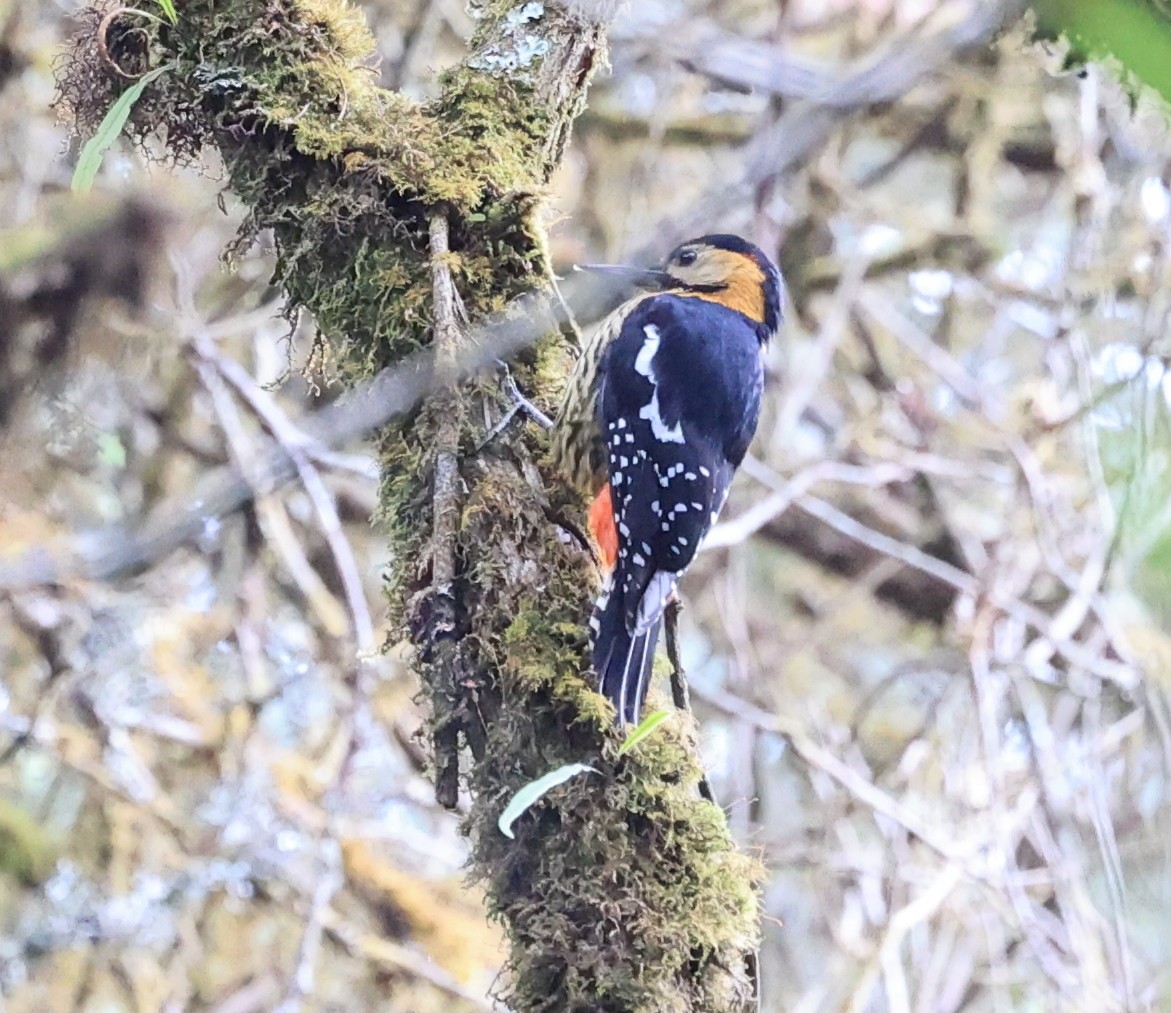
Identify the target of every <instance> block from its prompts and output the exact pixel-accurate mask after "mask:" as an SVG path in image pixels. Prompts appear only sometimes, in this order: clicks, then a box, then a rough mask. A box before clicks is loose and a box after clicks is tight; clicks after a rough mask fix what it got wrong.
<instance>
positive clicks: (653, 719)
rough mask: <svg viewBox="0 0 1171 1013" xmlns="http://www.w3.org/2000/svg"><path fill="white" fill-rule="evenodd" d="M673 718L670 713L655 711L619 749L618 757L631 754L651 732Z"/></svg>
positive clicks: (642, 721) (627, 737) (641, 722)
mask: <svg viewBox="0 0 1171 1013" xmlns="http://www.w3.org/2000/svg"><path fill="white" fill-rule="evenodd" d="M670 716H671V712H670V711H666V710H664V711H655V712H654V713H653V714H648V715H647V716H646V717H645V718H643V719H642V720H641V721H640V722H639V723H638V727H637V728H635V729H634V731H632V732H631V733H630V734H629V735H627V736H626V741H625V742H623V743H622V745H621V746H619V747H618V755H619V756H622V755H623V754H625V753H629V752H630V751H631V750H632V749H633V748H634V747H635V746H637V745H638V744H639V743H640V742H642V740H643V739H645V738H646V737H647V736H648V735H650V733H651V732H653V731H654V730H655V729H656V728H658V727H659V725H661V724H662V723H663V722H664V721H666V720H667V718H669V717H670Z"/></svg>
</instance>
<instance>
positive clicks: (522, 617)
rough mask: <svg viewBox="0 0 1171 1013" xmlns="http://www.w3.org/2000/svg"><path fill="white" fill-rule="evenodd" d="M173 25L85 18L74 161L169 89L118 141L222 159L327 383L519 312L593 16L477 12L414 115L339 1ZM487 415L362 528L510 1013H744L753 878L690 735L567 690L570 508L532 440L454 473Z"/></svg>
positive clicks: (391, 459)
mask: <svg viewBox="0 0 1171 1013" xmlns="http://www.w3.org/2000/svg"><path fill="white" fill-rule="evenodd" d="M136 2H137V4H138V6H140V7H141V8H142V9H143V10H149V11H150V12H151V13H153V14H157V12H158V7H157V6H156V5H155V4H153V3H150V2H148V0H136ZM177 6H178V8H179V13H180V17H179V22H178V24H177V25H175V26H169V25H165V24H161V23H158V22H156V21H152V20H149V19H142V18H138V17H135V16H133V15H130V14H119V15H117V16H115V17H114V18H113V19H109V18H107V19H106V20H105V21H104V22H103V21H102V11H97V10H95V11H94V12H93V13H92V15H91V19H90V21H89V23H88V28H87V30H86V31H85V32H83V33H82V35H81V36H80V37H79V39H78V42H77V44H76V46H75V48H74V51H73V52H72V54H71V56H70V58H69V60H68V61H67V62H66V64H65V65H64V67H63V70H62V76H61V85H62V91H63V94H64V96H65V98H66V100H67V101H68V102H69V104H70V105H71V107H72V108H73V109H74V111H75V113H76V116H77V119H78V123H79V126H80V128H81V129H82V130H83V131H87V132H88V131H90V130H92V129H93V127H94V126H95V125H96V123H97V122H98V121H99V120H100V118H101V116H102V115H103V114H104V112H105V109H106V108H108V106H109V104H110V102H111V101H112V100H113V99H114V97H115V95H116V94H117V93H118V92H119V91H120V90H121V89H122V88H123V87H125V85H126V79H125V78H124V77H120V76H118V75H117V74H116V73H114V72H113V68H112V65H116V66H117V68H120V69H121V70H122V71H123V72H124V73H129V74H133V73H137V72H141V71H142V70H143V69H145V68H146V67H147V66H151V67H157V66H161V65H164V64H170V65H173V70H172V71H171V72H168V73H166V74H164V75H162V76H161V77H160V78H159V79H158V80H157V81H156V82H155V83H154V84H152V85H151V87H150V88H149V89H148V91H147V92H146V94H145V95H144V97H143V100H142V101H141V102H140V103H139V104H138V106H137V107H136V110H135V114H134V117H133V119H132V122H131V124H130V128H129V129H130V130H131V132H132V133H136V134H138V135H140V136H144V135H145V134H147V133H150V132H152V131H155V130H157V129H158V128H160V127H161V128H163V129H164V130H165V132H166V136H167V140H168V144H169V146H170V147H171V149H172V150H173V151H174V152H175V153H176V154H177V155H179V156H188V155H191V154H193V153H195V152H196V151H197V150H199V149H201V148H202V147H204V146H205V145H214V146H215V147H217V148H218V149H219V150H220V151H221V153H222V155H223V157H224V160H225V162H226V165H227V167H228V173H229V181H230V187H231V189H232V191H233V192H234V193H235V194H236V195H237V196H238V197H239V198H240V199H241V200H242V201H243V202H244V204H245V206H246V207H247V209H248V212H249V220H248V225H247V229H246V232H247V233H248V234H249V235H250V234H251V233H253V232H254V231H255V230H258V229H262V228H269V229H272V231H273V234H274V236H275V240H276V245H277V250H278V261H277V281H278V282H279V284H280V285H281V286H282V287H283V289H284V291H285V292H286V293H287V295H288V299H289V305H290V307H291V308H292V309H293V310H296V309H299V308H305V309H308V310H311V311H312V312H313V314H314V315H315V317H316V320H317V322H318V324H319V327H320V330H321V334H322V336H323V338H324V340H325V341H326V343H327V348H328V351H329V353H330V355H331V356H332V358H333V360H334V361H335V362H336V363H337V364H338V365H339V367H340V371H341V373H342V375H344V376H350V377H358V376H363V375H367V374H369V373H371V372H373V371H374V370H377V369H379V368H381V367H383V366H386V365H388V364H392V363H394V362H396V361H398V360H400V359H401V358H403V357H404V356H405V355H406V354H408V353H409V352H411V351H413V350H415V349H417V348H419V347H421V346H424V345H427V344H429V343H431V342H435V343H436V345H437V346H438V351H439V352H440V353H441V354H442V355H443V356H447V357H458V354H459V342H460V323H459V317H458V315H457V314H456V312H455V311H456V308H457V304H458V302H459V301H461V300H462V303H463V305H464V307H466V310H467V313H468V314H469V316H470V317H471V319H473V320H475V319H476V318H478V317H482V316H484V315H486V314H488V313H491V312H494V311H498V310H500V309H501V308H502V307H504V306H505V305H506V304H507V303H508V302H509V301H510V300H511V299H512V298H514V297H515V296H516V295H518V294H519V293H521V292H523V291H526V290H528V289H530V288H532V287H534V286H538V285H540V284H541V283H542V279H543V277H544V276H545V263H544V252H543V244H542V237H541V233H540V226H539V224H538V222H537V221H536V219H535V217H534V210H535V208H536V206H537V204H538V202H539V199H540V194H541V191H542V187H543V186H544V184H545V183H546V182H547V180H548V178H549V176H550V173H551V172H552V170H553V169H554V167H555V166H556V164H557V161H558V159H559V158H560V157H561V154H562V152H563V150H564V147H565V144H566V140H567V137H568V135H569V131H570V127H571V125H572V122H573V119H574V117H575V116H576V115H577V113H578V112H579V111H580V109H581V107H582V105H583V102H584V98H585V89H586V87H587V84H588V82H589V79H590V77H591V75H592V72H593V70H594V68H595V66H596V65H597V64H598V63H600V62H601V61H602V59H603V58H604V31H605V22H606V14H607V13H608V12H605V11H603V12H601V13H599V12H598V10H597V7H598V5H593V6H592V7H591V8H590V9H589V13H587V12H586V9H585V8H584V7H582V8H577V7H571V6H566V5H563V4H560V3H552V2H549V3H542V2H539V0H538V2H533V0H494V2H490V3H484V4H481V5H480V6H479V8H478V11H477V13H478V15H479V25H478V29H477V31H476V33H475V36H474V38H473V39H472V43H471V47H470V53H469V56H468V57H467V59H466V60H465V61H464V62H463V63H462V64H461V65H460V66H458V67H456V68H455V69H453V70H452V71H450V72H448V73H446V74H445V75H444V78H443V81H442V85H443V88H442V93H441V96H440V97H439V98H438V99H437V100H436V101H435V102H433V103H431V104H429V105H424V106H420V105H417V104H414V103H412V102H410V101H409V100H407V99H406V98H404V97H403V96H401V95H399V94H396V93H393V92H388V91H386V90H383V89H380V88H378V87H377V86H376V85H375V83H374V80H373V75H371V74H370V73H369V70H368V64H366V65H364V61H367V60H368V57H369V54H370V52H371V49H372V41H371V39H370V38H369V36H368V34H367V31H366V28H365V25H364V23H363V22H362V20H361V18H360V16H359V15H358V14H357V13H356V12H355V11H354V10H353V9H352V8H350V7H348V6H347V5H346V4H344V3H341V2H338V0H185V2H184V3H182V4H177ZM106 9H107V10H108V8H106ZM99 37H100V38H99ZM99 42H100V43H101V44H100V45H99ZM457 295H458V298H457ZM568 365H569V359H568V355H567V352H566V350H565V348H564V346H563V344H562V342H561V340H560V338H559V337H558V336H557V335H550V336H549V338H548V339H546V341H544V342H543V343H541V344H540V345H539V346H538V347H537V348H536V349H535V350H534V351H533V352H532V353H531V354H529V355H527V356H526V357H524V358H523V359H522V361H520V362H518V363H516V364H514V374H515V375H516V376H517V379H518V380H519V381H520V383H521V386H522V387H524V388H525V389H526V390H527V391H528V393H529V394H530V396H532V397H533V398H534V399H535V400H536V401H538V402H539V403H541V404H543V405H544V406H545V407H546V408H552V406H553V405H555V403H556V401H557V399H558V396H559V393H560V385H561V384H562V383H563V381H564V377H565V374H566V371H567V369H568ZM500 402H501V396H500V394H499V393H498V390H497V386H496V384H495V383H489V382H481V383H478V384H473V385H469V386H468V387H466V388H464V389H461V390H459V391H452V392H444V393H442V394H440V395H438V396H437V397H436V398H434V399H433V401H432V402H431V403H430V404H428V405H426V406H424V408H423V409H422V410H420V411H419V412H418V413H417V414H416V415H415V417H413V418H412V419H411V420H410V421H409V422H408V423H406V424H404V425H401V426H398V427H395V429H394V430H393V431H392V432H388V433H386V434H384V436H383V437H382V440H381V448H382V449H381V454H382V461H383V469H384V470H383V475H384V480H383V487H382V493H381V511H382V520H383V521H384V522H385V525H386V528H387V530H388V532H389V536H390V538H391V542H392V549H393V559H394V578H393V581H392V585H391V589H390V599H391V606H392V613H393V616H394V618H395V620H396V622H397V624H398V629H399V631H400V632H401V634H402V636H403V637H404V638H409V639H410V640H411V641H412V642H413V643H414V645H415V646H416V649H417V651H416V657H417V667H418V670H419V674H420V676H421V678H422V680H423V684H424V686H425V688H426V689H427V692H428V695H429V697H430V699H431V701H432V706H433V718H432V732H433V738H434V741H435V744H436V753H437V756H436V764H437V787H438V791H439V793H440V795H441V797H444V798H445V799H446V800H447V801H451V800H452V798H453V795H454V791H455V787H456V779H457V778H458V777H459V776H460V771H459V767H458V761H457V760H456V759H455V757H456V755H457V752H456V750H457V749H458V748H459V747H460V746H461V745H462V746H466V747H469V748H468V751H469V752H470V754H471V756H470V760H469V761H468V763H467V764H466V769H465V771H464V774H463V776H464V777H465V778H466V783H467V784H468V786H469V787H470V789H471V793H472V796H473V799H474V803H473V808H472V812H471V816H470V817H469V819H468V821H467V830H468V833H469V835H470V838H471V841H472V848H473V872H474V874H475V875H476V876H478V877H479V878H481V879H482V880H484V881H485V883H486V886H487V890H488V897H489V903H490V906H491V908H492V910H493V913H495V914H496V915H498V916H499V917H500V918H501V919H502V921H503V923H504V925H505V927H506V929H507V931H508V934H509V938H510V940H511V945H512V951H511V976H510V984H509V995H508V1001H509V1002H510V1003H511V1005H512V1006H513V1007H514V1008H515V1009H517V1010H519V1011H533V1010H549V1011H559V1013H560V1011H565V1010H583V1011H584V1010H590V1011H597V1010H613V1011H628V1010H648V1011H655V1013H664V1011H674V1010H712V1011H715V1010H719V1011H725V1010H741V1009H746V1008H748V1007H749V1006H750V1005H751V986H750V981H749V974H748V970H747V966H748V962H749V959H750V956H751V953H752V951H753V948H754V944H755V939H756V932H757V915H758V909H757V900H756V894H755V885H754V879H755V876H756V866H755V863H754V862H752V861H751V860H749V859H748V858H746V857H744V856H742V855H740V854H738V853H737V852H736V850H735V849H734V847H733V845H732V842H731V840H730V837H729V834H728V830H727V826H726V823H725V820H724V816H723V813H722V812H721V811H720V810H719V809H718V808H717V807H715V806H713V805H711V804H710V803H708V802H705V801H703V800H702V799H701V798H700V797H699V795H698V792H697V781H698V778H699V775H700V770H699V766H698V762H697V756H696V751H695V742H694V729H693V727H692V725H691V724H690V719H688V718H686V717H685V716H683V715H680V716H678V717H677V718H676V719H674V720H673V721H672V722H670V723H669V724H668V725H667V726H665V727H664V728H663V729H660V731H659V732H657V733H656V735H655V736H654V737H652V738H651V739H649V740H647V741H646V742H645V743H644V744H643V745H642V746H640V747H639V748H638V749H636V750H635V751H634V752H633V754H631V755H628V756H626V757H622V758H619V757H618V756H617V755H616V747H617V744H618V741H617V738H616V735H615V733H614V731H613V730H612V727H611V724H610V712H609V710H608V707H607V706H606V705H605V704H604V703H603V701H602V700H601V698H600V697H598V696H597V695H596V694H594V693H592V692H591V690H590V685H591V681H592V680H591V679H590V677H589V670H588V669H589V665H588V654H587V644H586V622H585V620H586V617H587V615H588V612H589V607H590V600H591V598H592V594H593V590H594V586H595V583H596V579H597V578H596V573H595V571H594V568H593V564H592V562H591V560H590V557H589V555H588V553H587V552H585V551H584V550H583V549H582V547H581V546H580V544H578V543H576V542H575V541H574V540H573V539H567V538H563V537H559V535H560V534H561V533H560V532H559V531H558V528H557V526H556V524H555V522H554V520H553V518H555V517H558V516H564V515H567V514H570V515H571V514H572V512H573V511H580V508H581V504H580V503H578V502H575V501H574V500H573V498H572V496H571V494H570V493H568V491H566V490H565V489H564V488H562V487H561V485H560V483H559V482H558V481H557V479H556V478H555V476H552V475H550V474H549V473H548V472H547V471H546V470H544V468H543V465H542V462H541V455H542V442H543V437H542V436H541V435H540V434H539V433H536V432H534V431H532V427H528V429H527V430H526V428H525V427H521V426H514V427H512V428H511V429H510V430H508V431H507V432H506V433H505V434H504V435H503V437H501V438H499V439H497V440H495V441H493V442H492V443H491V444H490V445H489V446H488V447H486V448H484V449H482V450H480V451H478V452H476V451H475V450H474V448H476V447H477V446H478V444H479V443H480V442H481V440H482V438H483V436H484V431H485V418H486V417H494V416H497V415H499V412H500V410H501V408H502V405H501V403H500ZM583 760H584V761H586V762H589V763H592V764H593V765H594V766H595V767H596V768H597V770H598V771H599V774H598V775H591V776H588V777H584V778H579V779H577V780H575V781H572V782H570V783H568V784H566V785H564V786H562V787H561V788H558V789H557V790H556V791H555V792H553V793H552V794H551V795H550V796H549V797H547V798H546V799H545V800H544V801H542V802H541V803H540V804H539V805H537V806H535V807H534V808H533V809H532V810H530V811H529V812H528V813H526V814H525V815H524V816H523V817H522V819H521V820H520V821H519V822H518V824H517V826H516V839H515V840H508V839H506V838H505V837H503V836H502V835H501V834H500V833H499V831H498V830H497V828H496V818H497V816H498V814H499V813H500V811H501V809H502V808H503V806H504V805H505V804H506V802H507V800H508V799H509V798H510V797H511V795H512V794H513V793H514V792H515V791H516V790H517V789H518V788H520V787H521V786H522V785H524V784H525V783H526V782H528V781H530V780H532V779H534V778H536V777H538V776H540V775H542V774H544V773H546V772H547V771H549V770H551V769H553V768H554V767H557V766H559V765H560V764H563V763H569V762H576V761H583Z"/></svg>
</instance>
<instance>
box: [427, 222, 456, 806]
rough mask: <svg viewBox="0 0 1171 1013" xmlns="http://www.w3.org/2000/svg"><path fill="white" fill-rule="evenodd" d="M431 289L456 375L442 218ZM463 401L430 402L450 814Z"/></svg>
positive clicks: (435, 595) (441, 360)
mask: <svg viewBox="0 0 1171 1013" xmlns="http://www.w3.org/2000/svg"><path fill="white" fill-rule="evenodd" d="M430 241H431V287H432V292H433V306H434V313H435V333H434V337H433V339H432V345H433V347H434V348H435V358H436V364H437V366H438V367H439V371H440V373H441V374H454V373H456V372H457V370H458V367H459V361H460V333H459V324H458V322H457V309H456V290H455V283H454V282H453V281H452V278H451V267H450V265H449V263H448V257H449V255H450V247H449V245H448V235H447V214H446V212H444V211H442V210H440V211H437V212H435V213H434V214H433V215H432V216H431V223H430ZM463 403H464V402H463V399H462V398H461V397H460V396H459V394H458V393H457V392H456V391H455V390H454V389H453V390H448V391H444V392H442V393H441V394H439V395H438V396H436V398H435V399H434V402H433V408H434V411H435V413H436V415H437V417H438V421H437V423H436V426H435V477H434V484H433V488H432V494H431V495H432V499H431V515H432V531H431V595H432V603H431V617H430V627H431V628H430V630H429V633H428V640H429V641H430V649H431V651H432V652H433V655H432V660H433V661H434V663H435V667H436V670H437V672H438V678H437V679H436V680H435V682H434V686H433V688H434V693H433V696H434V697H436V699H435V700H434V701H433V708H434V713H435V725H434V729H433V731H432V743H433V746H434V749H435V798H436V800H437V801H438V802H439V804H440V805H442V806H444V807H445V808H448V809H454V808H455V806H456V803H457V802H458V801H459V737H460V728H461V721H460V719H459V718H458V716H457V715H455V714H452V713H451V704H450V700H454V699H457V694H456V679H457V672H456V665H457V660H458V659H457V657H456V651H457V648H456V644H455V642H454V641H455V637H456V636H457V632H456V600H455V580H456V547H457V544H458V541H459V515H460V502H461V499H462V496H461V484H462V480H461V478H460V474H459V438H460V431H461V429H462V428H463V415H464V408H463Z"/></svg>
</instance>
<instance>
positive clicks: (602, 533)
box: [589, 482, 618, 573]
mask: <svg viewBox="0 0 1171 1013" xmlns="http://www.w3.org/2000/svg"><path fill="white" fill-rule="evenodd" d="M589 525H590V534H591V535H593V536H594V541H595V542H596V543H597V546H598V555H599V556H600V557H601V559H602V566H603V567H604V568H605V569H606V572H607V573H612V572H613V571H614V564H615V563H617V562H618V529H617V528H616V527H615V526H614V504H613V502H612V501H611V499H610V483H609V482H607V483H606V484H605V485H603V486H602V488H601V490H600V491H599V492H598V495H597V496H595V497H594V501H593V503H591V504H590V518H589Z"/></svg>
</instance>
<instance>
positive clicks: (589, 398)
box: [551, 292, 653, 495]
mask: <svg viewBox="0 0 1171 1013" xmlns="http://www.w3.org/2000/svg"><path fill="white" fill-rule="evenodd" d="M652 294H653V293H650V292H646V293H643V294H641V295H638V296H636V297H635V298H633V299H631V300H629V301H627V302H625V303H623V304H622V305H621V306H619V307H618V308H617V309H616V310H615V311H614V312H613V313H611V314H610V315H609V316H608V317H606V319H605V320H603V321H602V323H601V324H599V325H598V327H597V329H596V330H595V331H594V333H593V334H592V335H591V336H590V339H589V341H588V342H587V343H586V347H585V348H584V349H583V351H582V354H581V358H579V359H578V360H577V364H576V365H575V366H574V367H573V373H572V374H571V375H570V377H569V383H568V385H567V386H566V388H565V397H564V399H563V401H562V402H561V410H560V411H559V412H558V413H557V420H556V422H555V423H554V426H553V437H552V444H551V452H552V456H553V463H554V465H555V466H556V467H557V468H558V470H559V471H561V473H562V474H563V475H564V476H565V478H566V480H567V481H568V482H569V483H570V484H571V485H573V486H574V487H576V488H577V489H579V490H581V491H582V492H584V493H586V494H588V495H593V494H594V493H596V492H597V491H598V490H599V489H600V488H601V487H602V486H603V485H604V484H605V482H606V447H605V443H604V441H603V440H602V437H601V433H600V431H599V429H598V384H599V381H600V379H601V378H600V376H599V372H598V367H599V366H600V364H601V361H602V356H603V355H604V354H605V351H606V349H607V348H608V347H609V345H610V343H611V342H612V341H613V340H614V339H615V338H616V337H617V336H618V334H619V333H620V332H621V330H622V324H623V323H624V322H625V320H626V318H627V316H629V314H630V312H631V311H632V310H633V309H634V307H635V306H637V305H638V304H639V303H640V302H642V301H643V300H644V299H648V298H650V296H651V295H652Z"/></svg>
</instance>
